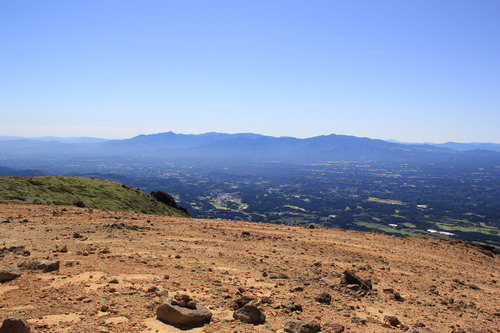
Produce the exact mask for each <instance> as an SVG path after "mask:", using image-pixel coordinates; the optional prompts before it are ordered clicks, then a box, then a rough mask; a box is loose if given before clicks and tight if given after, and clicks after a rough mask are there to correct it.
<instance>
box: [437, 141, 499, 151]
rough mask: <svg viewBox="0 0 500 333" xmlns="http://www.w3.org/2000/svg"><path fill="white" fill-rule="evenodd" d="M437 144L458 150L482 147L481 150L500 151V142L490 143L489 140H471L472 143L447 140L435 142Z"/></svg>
mask: <svg viewBox="0 0 500 333" xmlns="http://www.w3.org/2000/svg"><path fill="white" fill-rule="evenodd" d="M435 146H437V147H443V148H450V149H453V150H458V151H466V150H475V149H480V150H493V151H497V152H500V144H499V143H489V142H470V143H458V142H446V143H441V144H435Z"/></svg>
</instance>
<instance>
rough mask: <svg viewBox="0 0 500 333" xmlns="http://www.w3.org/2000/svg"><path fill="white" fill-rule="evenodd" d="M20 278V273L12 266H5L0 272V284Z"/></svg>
mask: <svg viewBox="0 0 500 333" xmlns="http://www.w3.org/2000/svg"><path fill="white" fill-rule="evenodd" d="M20 276H21V271H20V270H19V268H17V267H14V266H7V267H5V268H4V269H2V270H0V283H4V282H8V281H12V280H14V279H17V278H18V277H20Z"/></svg>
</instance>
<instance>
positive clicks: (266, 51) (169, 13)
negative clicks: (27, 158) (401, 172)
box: [0, 0, 500, 142]
mask: <svg viewBox="0 0 500 333" xmlns="http://www.w3.org/2000/svg"><path fill="white" fill-rule="evenodd" d="M0 115H1V118H0V119H1V120H0V135H19V136H43V135H55V136H95V137H107V138H125V137H132V136H134V135H137V134H140V133H155V132H164V131H170V130H172V131H175V132H181V133H203V132H208V131H217V132H228V133H236V132H254V133H260V134H267V135H274V136H282V135H287V136H295V137H311V136H316V135H322V134H330V133H336V134H347V135H356V136H367V137H371V138H380V139H389V138H392V139H397V140H401V141H413V142H422V141H434V142H443V141H460V142H469V141H483V142H484V141H489V142H500V1H498V0H470V1H463V0H366V1H361V0H343V1H337V0H300V1H297V0H262V1H261V0H248V1H247V0H227V1H218V0H209V1H208V0H196V1H195V0H176V1H169V0H154V1H153V0H134V1H130V0H115V1H113V0H43V1H41V0H31V1H29V0H23V1H19V0H0Z"/></svg>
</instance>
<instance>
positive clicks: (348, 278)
mask: <svg viewBox="0 0 500 333" xmlns="http://www.w3.org/2000/svg"><path fill="white" fill-rule="evenodd" d="M340 283H342V284H345V285H359V287H360V289H362V290H365V291H370V290H372V282H371V281H370V280H364V279H362V278H360V277H359V276H358V275H357V274H356V273H354V272H353V271H349V270H346V271H344V275H343V276H342V280H341V281H340Z"/></svg>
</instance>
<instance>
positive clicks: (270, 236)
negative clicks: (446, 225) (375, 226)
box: [0, 205, 500, 333]
mask: <svg viewBox="0 0 500 333" xmlns="http://www.w3.org/2000/svg"><path fill="white" fill-rule="evenodd" d="M2 221H3V222H2ZM0 222H2V223H0V242H1V243H0V249H1V248H4V250H3V252H2V255H1V256H0V269H2V268H4V267H6V266H9V265H14V266H17V265H19V264H21V263H23V262H28V263H30V262H33V261H40V260H43V259H55V260H59V261H60V268H59V270H58V271H54V272H48V273H44V272H42V271H40V270H22V275H21V276H20V277H19V278H17V279H14V280H12V281H8V282H5V283H2V284H0V320H3V319H5V318H7V317H9V316H13V315H21V316H24V317H25V318H26V319H27V321H28V322H29V324H30V326H31V329H32V332H182V331H181V330H180V329H177V328H174V327H172V326H170V325H167V324H165V323H163V322H160V321H158V320H156V315H155V314H156V308H157V307H158V305H159V304H160V302H161V301H162V300H163V298H164V297H165V296H167V295H173V294H175V293H182V294H188V295H190V296H192V297H193V298H194V299H195V300H196V301H197V302H198V303H200V304H203V305H205V306H206V307H208V308H209V309H210V310H211V311H212V312H213V318H212V322H211V323H210V324H207V325H205V326H203V327H200V328H195V329H192V330H190V332H231V333H232V332H283V328H284V324H285V322H287V321H290V320H296V321H304V322H309V321H314V322H317V323H319V324H321V326H322V332H334V328H333V326H332V325H331V324H336V323H337V324H340V325H342V326H344V328H345V332H398V331H399V332H402V331H407V330H408V329H409V328H413V327H414V328H415V330H416V331H417V332H450V333H451V332H464V331H465V332H499V327H500V301H499V300H500V297H499V294H500V293H499V283H500V271H499V269H498V268H499V265H498V264H499V260H498V257H497V256H494V255H492V254H491V253H488V252H487V251H483V250H481V249H480V248H478V247H475V246H472V245H470V244H467V243H460V242H455V243H453V242H450V241H445V240H440V239H437V238H406V239H404V238H397V237H392V236H388V235H383V234H378V233H362V232H354V231H343V230H335V229H318V228H316V229H307V228H300V227H288V226H278V225H270V224H257V223H246V222H239V221H222V220H199V219H189V218H171V217H162V216H151V215H140V214H133V213H117V212H103V211H97V210H94V211H92V210H89V209H86V208H76V207H49V206H37V205H22V206H21V205H0ZM15 246H17V247H19V246H24V249H25V250H28V251H29V252H30V254H29V255H27V253H24V254H23V253H22V252H19V251H14V250H8V249H9V248H11V247H15ZM65 246H66V248H67V250H68V251H67V252H64V250H65V249H64V247H65ZM61 250H62V252H61ZM345 270H352V271H355V272H356V273H357V274H358V275H359V276H360V277H362V278H363V279H369V280H371V281H372V283H373V290H372V291H371V292H370V293H368V294H367V295H362V293H361V294H360V293H359V292H358V291H356V290H351V289H349V288H348V287H347V286H345V285H342V284H341V283H340V282H341V277H342V274H343V272H344V271H345ZM350 287H351V288H352V286H350ZM354 289H355V288H354ZM321 293H328V294H329V295H330V296H331V304H324V303H319V302H318V301H317V300H316V297H317V296H318V295H319V294H321ZM397 293H399V295H400V297H396V296H397V295H398V294H397ZM241 296H247V297H250V298H253V299H254V302H255V303H256V304H257V305H258V307H259V308H261V309H262V311H263V313H264V314H265V315H266V322H265V323H264V324H262V325H256V326H254V325H251V324H247V323H243V322H240V321H235V320H233V319H232V313H233V310H231V306H232V304H233V302H234V300H236V299H239V298H241ZM293 302H295V303H297V304H300V305H301V307H302V311H294V310H293V307H292V306H289V304H290V303H293ZM386 316H395V317H397V318H398V320H399V321H400V322H401V325H398V326H397V327H396V326H394V327H392V326H390V324H387V322H386V321H384V318H386ZM0 324H1V322H0ZM461 330H463V331H461Z"/></svg>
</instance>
